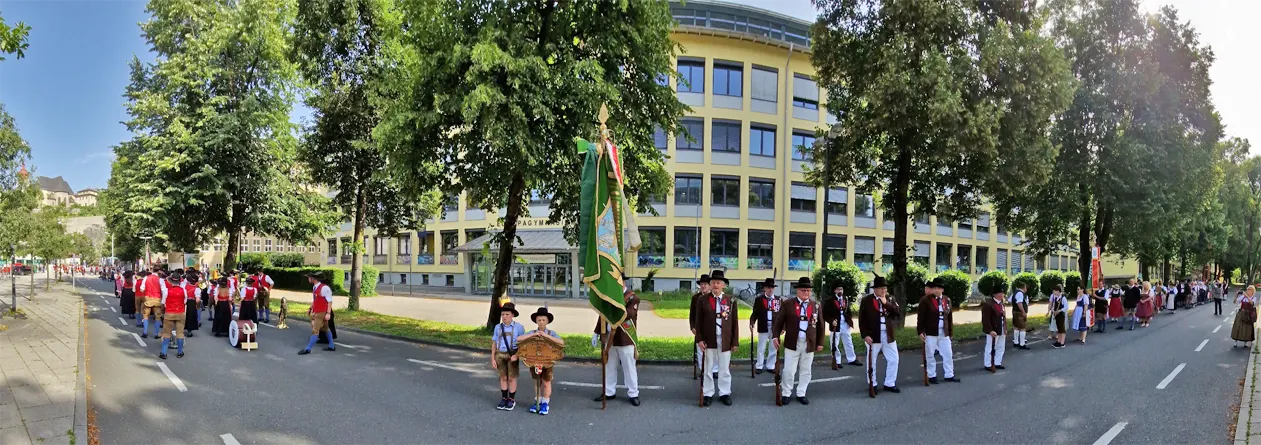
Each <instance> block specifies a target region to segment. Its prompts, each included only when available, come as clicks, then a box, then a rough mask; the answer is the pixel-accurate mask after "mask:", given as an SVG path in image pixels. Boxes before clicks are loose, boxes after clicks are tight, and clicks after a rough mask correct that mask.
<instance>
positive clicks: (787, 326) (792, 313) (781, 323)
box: [771, 277, 823, 406]
mask: <svg viewBox="0 0 1261 445" xmlns="http://www.w3.org/2000/svg"><path fill="white" fill-rule="evenodd" d="M793 287H794V288H795V289H796V292H797V298H791V299H789V300H788V302H785V303H784V307H783V310H782V311H780V312H779V313H778V314H777V315H776V316H775V320H774V323H773V324H772V326H771V338H773V339H774V340H773V343H774V345H773V346H774V347H775V349H779V345H780V342H779V336H780V335H781V334H782V335H783V336H784V376H783V377H784V380H783V385H782V386H781V387H780V396H781V397H782V399H783V400H784V405H783V406H787V405H788V400H789V397H790V396H792V394H793V384H794V383H795V384H796V386H797V401H798V402H801V404H802V405H809V404H810V400H809V399H807V398H806V388H808V387H809V386H810V376H811V365H813V364H814V353H816V352H819V351H822V350H823V326H820V325H819V318H820V317H821V316H822V314H821V312H822V310H821V309H820V308H819V304H818V303H817V302H815V301H813V300H811V299H810V291H811V290H812V289H814V286H813V285H811V283H810V277H801V279H800V280H797V284H795V285H794V286H793ZM798 375H800V377H801V380H800V381H798V380H797V377H798Z"/></svg>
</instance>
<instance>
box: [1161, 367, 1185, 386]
mask: <svg viewBox="0 0 1261 445" xmlns="http://www.w3.org/2000/svg"><path fill="white" fill-rule="evenodd" d="M1185 367H1187V364H1186V363H1183V364H1180V365H1178V367H1177V368H1173V372H1171V373H1169V376H1168V377H1165V379H1164V380H1161V381H1160V384H1159V385H1156V389H1165V387H1166V386H1169V382H1172V381H1173V378H1174V377H1177V376H1178V373H1179V372H1182V368H1185Z"/></svg>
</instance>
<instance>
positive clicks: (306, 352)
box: [298, 349, 311, 355]
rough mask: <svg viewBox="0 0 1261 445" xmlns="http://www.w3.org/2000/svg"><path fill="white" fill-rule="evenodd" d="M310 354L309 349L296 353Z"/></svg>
mask: <svg viewBox="0 0 1261 445" xmlns="http://www.w3.org/2000/svg"><path fill="white" fill-rule="evenodd" d="M310 353H311V350H310V349H303V350H301V351H298V355H307V354H310Z"/></svg>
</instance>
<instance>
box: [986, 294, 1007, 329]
mask: <svg viewBox="0 0 1261 445" xmlns="http://www.w3.org/2000/svg"><path fill="white" fill-rule="evenodd" d="M981 331H982V332H984V333H985V334H986V335H989V333H990V332H997V333H998V335H1004V334H1006V333H1007V311H1006V310H1005V309H1003V305H1002V303H999V302H997V301H994V299H993V298H989V299H986V300H985V302H984V303H981Z"/></svg>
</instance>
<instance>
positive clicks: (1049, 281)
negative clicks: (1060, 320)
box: [1030, 270, 1076, 295]
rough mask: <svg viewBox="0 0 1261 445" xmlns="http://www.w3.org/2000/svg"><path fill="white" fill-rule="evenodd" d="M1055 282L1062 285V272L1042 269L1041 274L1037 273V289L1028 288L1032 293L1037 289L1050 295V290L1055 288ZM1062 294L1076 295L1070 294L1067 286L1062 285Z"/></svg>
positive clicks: (1035, 293) (1036, 291)
mask: <svg viewBox="0 0 1261 445" xmlns="http://www.w3.org/2000/svg"><path fill="white" fill-rule="evenodd" d="M1057 284H1058V285H1060V286H1064V273H1063V272H1060V271H1058V270H1048V271H1043V272H1042V275H1038V289H1037V290H1034V289H1030V290H1031V291H1033V292H1031V293H1032V294H1033V295H1037V294H1038V290H1041V291H1042V294H1043V295H1051V291H1052V290H1055V285H1057ZM1064 295H1076V294H1070V293H1069V290H1068V287H1064Z"/></svg>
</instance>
